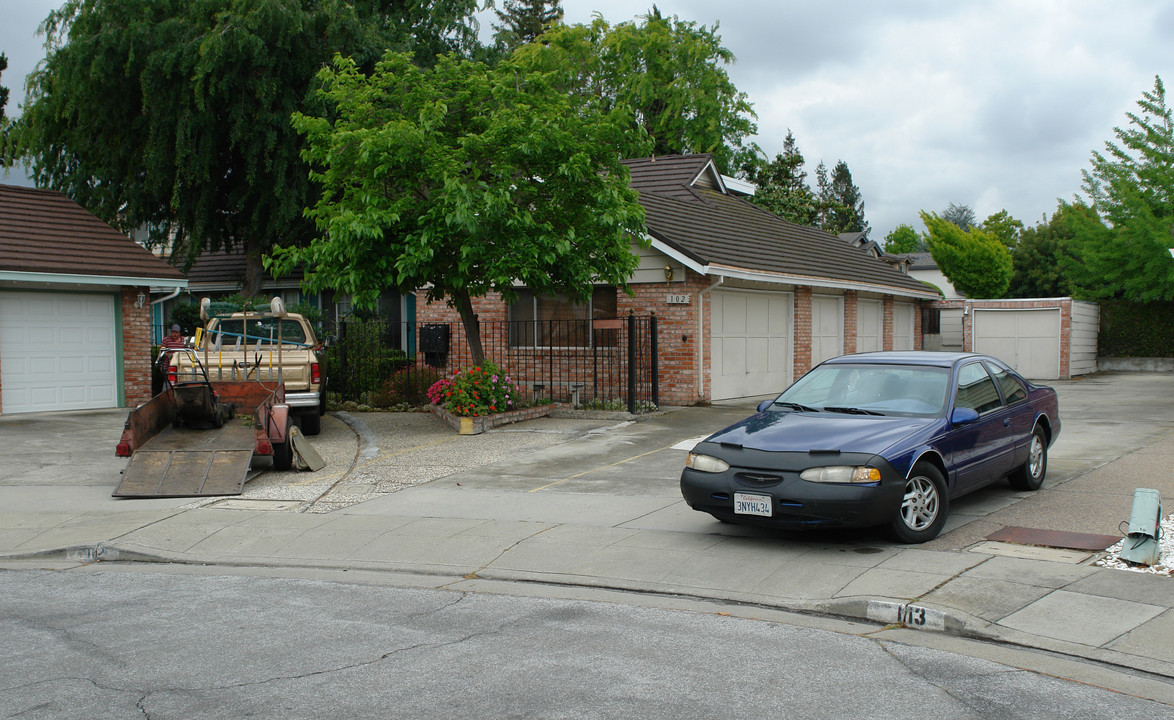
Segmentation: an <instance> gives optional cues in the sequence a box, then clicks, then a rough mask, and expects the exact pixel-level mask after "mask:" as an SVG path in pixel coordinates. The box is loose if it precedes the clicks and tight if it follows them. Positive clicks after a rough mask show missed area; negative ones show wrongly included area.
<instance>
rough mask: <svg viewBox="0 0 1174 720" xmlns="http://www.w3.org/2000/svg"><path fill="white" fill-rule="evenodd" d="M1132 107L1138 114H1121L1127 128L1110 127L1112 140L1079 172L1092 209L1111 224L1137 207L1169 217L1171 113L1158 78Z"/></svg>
mask: <svg viewBox="0 0 1174 720" xmlns="http://www.w3.org/2000/svg"><path fill="white" fill-rule="evenodd" d="M1137 105H1138V108H1140V111H1141V112H1140V113H1132V112H1131V113H1126V117H1127V118H1129V124H1128V125H1127V126H1126V127H1124V128H1120V127H1116V128H1113V132H1114V134H1115V135H1116V136H1117V142H1106V143H1105V154H1101V153H1099V152H1093V154H1092V169H1091V170H1085V171H1083V173H1082V175H1083V178H1084V191H1085V192H1086V193H1087V194H1088V196H1089V197H1090V198H1091V199H1092V202H1093V208H1094V209H1095V210H1096V211H1097V213H1099V214H1100V215H1101V216H1102V217H1103V218H1105V220H1106V221H1107V222H1108V224H1109V225H1110V226H1112V227H1113V228H1119V227H1122V226H1124V225H1127V224H1128V223H1129V221H1130V220H1131V219H1133V218H1135V217H1136V216H1137V213H1138V210H1139V206H1140V207H1145V208H1147V209H1148V211H1149V213H1150V214H1151V215H1152V216H1153V217H1155V218H1169V217H1172V216H1174V117H1172V114H1171V109H1170V106H1169V105H1168V104H1167V103H1166V88H1165V86H1164V85H1163V84H1162V79H1161V78H1160V77H1157V76H1155V77H1154V88H1153V90H1150V91H1147V92H1144V93H1142V99H1141V100H1139V101H1138V102H1137Z"/></svg>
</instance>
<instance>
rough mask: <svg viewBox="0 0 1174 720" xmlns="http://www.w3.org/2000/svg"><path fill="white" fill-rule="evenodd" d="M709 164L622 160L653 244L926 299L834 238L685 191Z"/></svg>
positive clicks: (919, 289)
mask: <svg viewBox="0 0 1174 720" xmlns="http://www.w3.org/2000/svg"><path fill="white" fill-rule="evenodd" d="M709 162H710V156H709V155H704V154H700V155H673V156H665V157H658V158H656V159H655V160H650V159H646V158H642V159H636V160H625V161H624V164H625V165H626V166H627V167H628V171H629V173H630V174H631V178H632V180H631V185H632V187H633V189H635V190H636V191H638V192H639V193H640V204H641V205H642V206H643V207H644V214H645V223H646V226H647V229H648V232H649V234H650V235H651V236H652V237H654V238H656V239H657V240H660V241H662V242H664V243H666V244H668V245H669V246H671V247H673V248H675V249H677V250H679V251H680V252H682V253H683V254H684V255H686V256H687V257H689V258H690V259H692V260H694V261H695V262H697V263H699V264H702V265H719V266H723V267H729V268H736V269H741V270H747V271H766V272H768V273H780V274H784V275H792V276H801V277H804V278H811V280H812V281H813V284H818V281H819V280H833V281H836V282H838V283H848V284H860V285H868V286H881V287H884V288H890V289H892V290H894V291H899V292H902V293H916V294H918V295H922V294H926V293H927V289H926V286H925V285H924V284H923V283H921V282H919V281H917V280H914V279H913V278H910V277H909V276H907V275H905V274H904V273H902V272H900V271H899V270H897V269H896V268H894V267H892V266H890V265H888V264H886V263H884V262H881V261H880V260H878V259H877V258H875V257H873V256H872V255H870V254H869V253H867V252H865V251H863V250H861V249H860V248H856V247H853V246H851V245H849V244H848V243H846V242H844V241H843V240H841V239H840V238H839V237H837V236H835V235H832V234H831V233H828V232H825V231H823V230H820V229H818V228H813V227H806V226H803V225H797V224H795V223H792V222H788V221H786V220H783V219H782V218H780V217H778V216H776V215H772V214H771V213H769V212H767V211H766V210H763V209H762V208H760V207H758V206H757V205H754V204H753V203H750V202H749V201H747V200H743V199H741V198H738V197H734V196H731V195H726V194H723V193H721V192H719V191H717V190H711V189H708V188H703V187H699V186H693V187H689V185H688V183H690V182H692V181H693V179H694V178H696V177H698V175H699V174H701V173H702V172H703V171H705V169H706V168H707V166H708V164H709ZM714 274H720V271H718V269H716V268H715V271H714ZM799 284H802V283H801V282H800V283H799Z"/></svg>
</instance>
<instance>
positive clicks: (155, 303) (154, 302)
mask: <svg viewBox="0 0 1174 720" xmlns="http://www.w3.org/2000/svg"><path fill="white" fill-rule="evenodd" d="M182 289H183V288H181V287H179V286H178V285H177V286H176V287H175V289H174V290H172V291H171V294H170V295H167V296H165V297H161V298H159V299H158V300H152V301H151V333H152V337H151V344H152V345H154V344H156V343H155V338H154V333H155V307H156V306H158V307H159V311H160V312H159V322H160V326H162V323H163V312H162V311H163V303H165V302H167V301H168V300H171V299H172V298H174V297H177V296H178V295H179V292H180V290H182ZM166 336H167V333H166V331H164V333H163V337H166ZM162 339H163V338H162V337H161V338H160V340H162Z"/></svg>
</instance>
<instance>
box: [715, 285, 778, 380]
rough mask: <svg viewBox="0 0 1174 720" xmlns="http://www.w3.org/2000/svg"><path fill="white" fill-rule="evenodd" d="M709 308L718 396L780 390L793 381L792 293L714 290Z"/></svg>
mask: <svg viewBox="0 0 1174 720" xmlns="http://www.w3.org/2000/svg"><path fill="white" fill-rule="evenodd" d="M711 297H712V298H713V300H712V303H711V305H710V307H711V308H712V312H711V315H710V317H711V322H712V324H711V325H710V327H711V332H710V343H711V351H710V394H711V396H712V398H713V399H714V400H723V399H726V398H737V397H746V396H748V395H765V394H767V393H775V392H781V391H782V390H783V388H785V387H787V386H788V385H790V384H791V304H792V303H791V295H790V294H788V293H757V292H738V291H734V290H715V291H714V292H713V295H712V296H711Z"/></svg>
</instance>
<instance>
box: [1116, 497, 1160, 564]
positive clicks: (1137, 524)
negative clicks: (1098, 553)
mask: <svg viewBox="0 0 1174 720" xmlns="http://www.w3.org/2000/svg"><path fill="white" fill-rule="evenodd" d="M1161 522H1162V495H1161V493H1159V492H1158V491H1157V490H1151V489H1150V488H1137V489H1136V490H1134V491H1133V511H1132V512H1131V513H1130V514H1129V534H1128V535H1127V536H1126V537H1125V540H1124V541H1123V542H1122V544H1121V559H1122V560H1128V561H1129V562H1131V563H1137V564H1138V565H1153V564H1155V563H1157V562H1158V557H1159V554H1160V551H1161V546H1160V544H1159V542H1158V540H1159V535H1160V534H1161Z"/></svg>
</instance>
